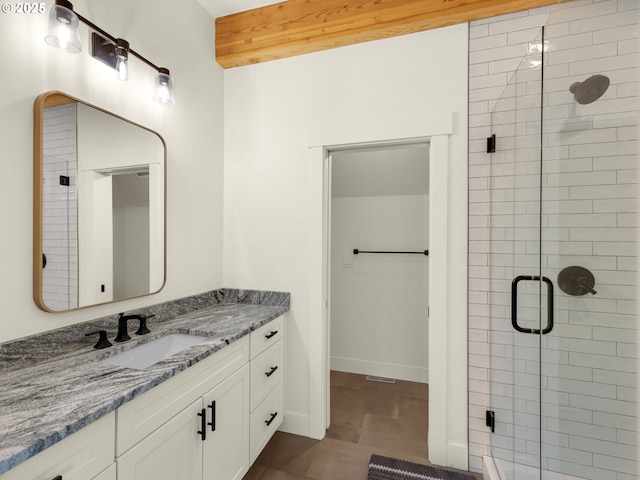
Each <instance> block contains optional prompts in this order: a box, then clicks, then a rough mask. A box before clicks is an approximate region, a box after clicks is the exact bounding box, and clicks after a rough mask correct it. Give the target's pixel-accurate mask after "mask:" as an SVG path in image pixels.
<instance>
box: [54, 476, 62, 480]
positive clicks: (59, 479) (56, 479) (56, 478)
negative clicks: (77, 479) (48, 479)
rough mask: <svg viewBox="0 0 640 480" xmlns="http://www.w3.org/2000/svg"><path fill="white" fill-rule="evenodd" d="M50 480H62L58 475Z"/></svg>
mask: <svg viewBox="0 0 640 480" xmlns="http://www.w3.org/2000/svg"><path fill="white" fill-rule="evenodd" d="M52 480H62V475H58V476H57V477H53V479H52Z"/></svg>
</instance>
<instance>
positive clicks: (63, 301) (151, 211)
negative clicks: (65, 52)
mask: <svg viewBox="0 0 640 480" xmlns="http://www.w3.org/2000/svg"><path fill="white" fill-rule="evenodd" d="M34 160H35V161H34V300H35V302H36V304H37V305H38V306H39V307H40V308H41V309H43V310H46V311H51V312H60V311H67V310H73V309H76V308H82V307H87V306H91V305H96V304H101V303H107V302H111V301H116V300H123V299H126V298H132V297H138V296H141V295H148V294H150V293H155V292H157V291H159V290H160V289H161V288H162V286H163V284H164V278H165V275H164V271H165V269H164V259H165V208H164V207H165V168H166V167H165V144H164V141H163V140H162V138H161V137H160V136H159V135H158V134H157V133H155V132H153V131H151V130H149V129H147V128H144V127H142V126H140V125H137V124H135V123H132V122H130V121H128V120H126V119H123V118H121V117H118V116H116V115H113V114H111V113H109V112H106V111H104V110H102V109H100V108H97V107H94V106H92V105H89V104H86V103H84V102H81V101H79V100H77V99H75V98H73V97H70V96H68V95H64V94H61V93H59V92H48V93H45V94H42V95H40V96H39V97H38V98H37V99H36V102H35V106H34Z"/></svg>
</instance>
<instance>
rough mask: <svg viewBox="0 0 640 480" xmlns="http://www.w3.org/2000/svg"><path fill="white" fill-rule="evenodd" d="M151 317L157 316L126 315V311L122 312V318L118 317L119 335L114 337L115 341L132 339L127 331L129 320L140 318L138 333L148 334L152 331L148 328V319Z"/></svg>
mask: <svg viewBox="0 0 640 480" xmlns="http://www.w3.org/2000/svg"><path fill="white" fill-rule="evenodd" d="M151 317H155V315H139V314H138V315H125V314H124V313H121V314H120V318H118V335H117V336H116V338H115V339H114V341H115V342H126V341H127V340H130V339H131V337H130V336H129V333H128V332H127V322H128V321H129V320H139V321H140V326H139V327H138V330H137V331H136V335H146V334H147V333H149V332H150V330H149V329H148V328H147V320H148V319H150V318H151Z"/></svg>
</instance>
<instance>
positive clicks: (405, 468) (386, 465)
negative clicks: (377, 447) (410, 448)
mask: <svg viewBox="0 0 640 480" xmlns="http://www.w3.org/2000/svg"><path fill="white" fill-rule="evenodd" d="M367 480H476V477H475V476H473V475H470V474H466V473H462V472H457V471H455V470H449V469H447V468H440V467H434V466H429V465H420V464H417V463H412V462H407V461H405V460H398V459H397V458H389V457H383V456H381V455H371V460H370V461H369V475H368V476H367Z"/></svg>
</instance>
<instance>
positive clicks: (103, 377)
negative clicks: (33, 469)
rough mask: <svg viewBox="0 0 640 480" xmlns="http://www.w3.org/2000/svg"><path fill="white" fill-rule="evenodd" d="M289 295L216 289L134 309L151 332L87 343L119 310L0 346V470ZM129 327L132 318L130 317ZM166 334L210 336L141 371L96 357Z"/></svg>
mask: <svg viewBox="0 0 640 480" xmlns="http://www.w3.org/2000/svg"><path fill="white" fill-rule="evenodd" d="M289 298H290V297H289V294H288V293H282V292H258V291H247V290H232V289H221V290H215V291H212V292H207V293H204V294H201V295H194V296H191V297H186V298H183V299H179V300H175V301H171V302H166V303H163V304H158V305H153V306H150V307H145V308H141V309H137V310H136V311H135V312H126V313H129V314H130V313H142V314H146V315H151V314H154V315H156V316H155V317H154V318H151V319H149V321H148V327H149V329H150V330H151V333H150V334H147V335H143V336H137V335H133V334H132V335H131V340H129V341H127V342H123V343H114V344H113V346H112V347H109V348H106V349H102V350H96V349H94V348H93V345H94V344H95V342H96V340H97V336H92V337H85V333H87V332H91V331H94V330H96V329H104V330H107V332H108V337H109V339H110V340H111V341H113V338H114V337H115V334H116V331H117V318H118V315H112V316H110V317H103V318H100V319H97V320H92V321H89V322H86V323H81V324H76V325H73V326H70V327H65V328H62V329H59V330H54V331H51V332H46V333H43V334H41V335H34V336H33V337H28V338H24V339H20V340H16V341H13V342H9V343H5V344H2V345H0V392H2V393H1V394H0V474H2V473H4V472H6V471H7V470H9V469H11V468H13V467H15V466H16V465H18V464H20V463H21V462H23V461H25V460H27V459H28V458H30V457H32V456H33V455H35V454H37V453H39V452H41V451H42V450H44V449H45V448H47V447H49V446H51V445H53V444H54V443H56V442H58V441H60V440H62V439H63V438H65V437H67V436H69V435H71V434H72V433H74V432H76V431H78V430H80V429H81V428H83V427H85V426H87V425H88V424H90V423H91V422H93V421H95V420H97V419H99V418H100V417H102V416H104V415H106V414H107V413H109V412H111V411H113V410H115V409H116V408H118V407H119V406H120V405H122V404H124V403H126V402H128V401H129V400H132V399H133V398H135V397H137V396H139V395H141V394H142V393H144V392H146V391H147V390H150V389H151V388H153V387H155V386H156V385H158V384H160V383H162V382H163V381H165V380H167V379H169V378H171V377H172V376H174V375H175V374H177V373H179V372H181V371H183V370H184V369H186V368H188V367H189V366H191V365H193V364H195V363H197V362H199V361H200V360H202V359H204V358H206V357H208V356H209V355H211V354H212V353H214V352H216V351H218V350H220V349H221V348H224V347H225V346H227V345H228V344H230V343H232V342H234V341H235V340H237V339H239V338H241V337H243V336H244V335H246V334H248V333H250V332H251V331H252V330H255V329H256V328H258V327H260V326H261V325H264V324H265V323H267V322H269V321H271V320H273V319H275V318H277V317H279V316H280V315H282V314H283V313H285V312H286V311H288V310H289ZM130 324H131V325H130V326H129V329H130V330H131V333H133V331H135V327H136V326H137V324H136V322H130ZM170 333H188V334H191V335H202V336H206V337H209V340H206V341H204V342H203V343H200V344H197V345H195V346H193V347H191V348H189V349H187V350H185V351H183V352H180V353H178V354H176V355H173V356H172V357H170V358H168V359H166V360H163V361H161V362H159V363H156V364H155V365H152V366H151V367H148V368H146V369H144V370H133V369H129V368H121V367H114V366H109V365H103V364H100V363H98V361H99V360H102V359H104V358H106V357H110V356H113V355H115V354H116V353H119V352H121V351H124V350H128V349H130V348H132V347H134V346H136V345H140V344H143V343H147V342H149V341H151V340H155V339H156V338H159V337H162V336H165V335H167V334H170Z"/></svg>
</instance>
